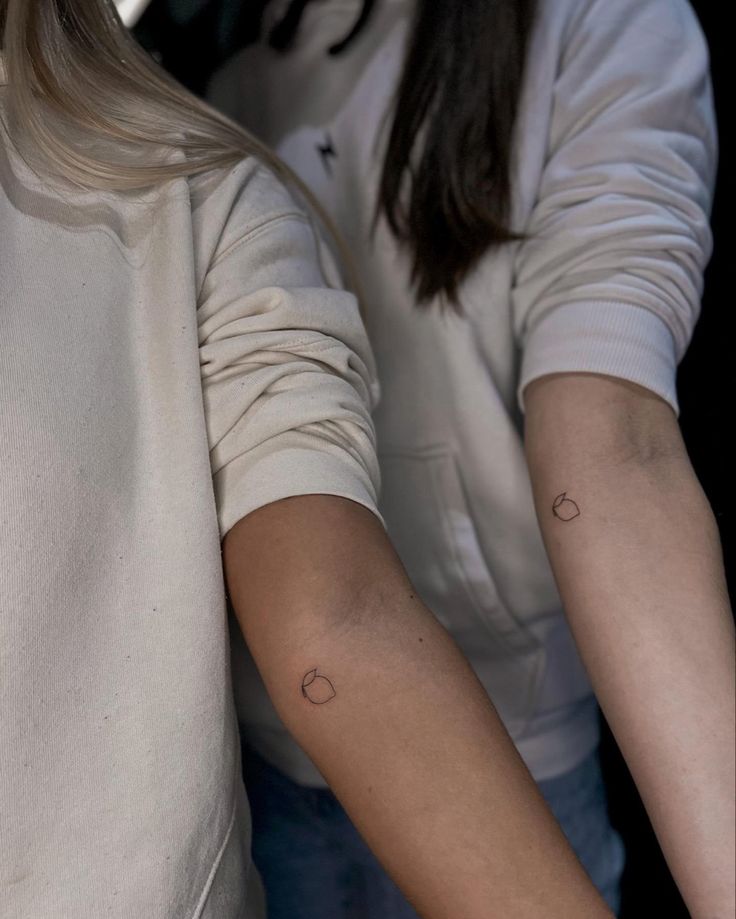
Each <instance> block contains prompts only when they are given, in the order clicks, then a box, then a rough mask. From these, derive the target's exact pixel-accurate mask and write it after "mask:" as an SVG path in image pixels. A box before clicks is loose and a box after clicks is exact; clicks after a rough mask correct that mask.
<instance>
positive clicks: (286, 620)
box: [225, 497, 609, 919]
mask: <svg viewBox="0 0 736 919" xmlns="http://www.w3.org/2000/svg"><path fill="white" fill-rule="evenodd" d="M258 515H261V519H260V520H258V519H254V520H248V519H247V520H246V521H244V522H243V528H242V529H239V528H238V527H236V529H235V530H234V531H233V533H232V534H231V536H229V537H228V540H227V541H226V544H225V550H226V564H227V569H228V573H229V582H230V591H231V595H232V597H233V600H234V603H235V607H236V610H237V612H238V616H239V619H240V621H241V624H242V626H243V629H244V632H245V635H246V638H247V640H248V643H249V645H250V647H251V650H252V652H253V654H254V657H255V659H256V661H257V663H258V665H259V668H260V669H261V672H262V673H263V675H264V678H265V681H266V684H267V686H268V689H269V692H270V694H271V697H272V699H273V701H274V704H275V705H276V708H277V710H278V711H279V713H280V715H281V716H282V718H283V720H284V722H285V723H286V725H287V727H289V728H290V730H291V731H292V733H293V734H294V736H295V738H296V739H297V741H298V742H299V743H300V745H301V746H302V747H303V748H304V749H305V750H306V752H307V753H308V754H309V755H310V756H311V757H312V758H313V759H314V761H315V762H316V764H317V766H318V767H319V768H320V770H321V771H322V773H323V774H324V775H325V777H326V779H327V780H328V782H329V783H330V785H331V786H332V788H333V790H334V791H335V792H336V794H337V795H338V796H339V797H340V799H341V800H342V802H343V803H344V804H345V806H346V809H347V810H348V812H349V813H350V815H351V817H352V819H353V820H354V821H355V823H356V825H357V826H358V828H359V830H360V831H361V833H362V834H363V835H364V837H365V838H366V840H367V841H368V843H369V844H370V845H371V847H372V848H373V849H374V851H375V852H376V853H377V855H378V856H379V858H380V859H381V860H382V861H383V863H384V865H385V866H386V867H387V869H388V870H389V872H390V873H391V874H392V875H393V876H394V878H395V879H396V881H397V883H398V884H399V885H400V886H401V887H402V889H403V890H404V891H405V893H406V894H407V895H408V896H409V897H410V899H411V900H412V902H413V903H414V904H415V907H416V909H417V910H418V912H419V913H420V914H421V915H422V916H425V917H428V919H435V917H436V919H440V917H442V919H450V917H452V919H455V917H457V916H459V915H462V916H463V917H464V919H476V917H477V919H481V917H482V919H491V917H495V916H504V917H509V919H517V917H519V919H521V917H530V919H531V917H535V919H536V917H538V916H540V915H545V916H547V917H554V916H559V917H566V919H567V917H574V916H580V917H581V919H582V917H586V919H588V917H596V916H608V915H609V913H608V912H607V910H606V909H605V907H604V906H603V905H602V903H601V901H600V900H599V898H598V896H597V894H596V893H595V891H594V890H593V888H592V886H591V885H590V882H589V881H588V880H587V878H586V877H585V875H584V873H583V871H582V869H581V868H580V867H579V865H578V864H577V862H576V860H575V859H574V857H573V855H572V853H571V851H570V850H569V847H568V846H567V843H566V842H565V840H564V837H563V836H562V834H561V832H560V830H559V828H558V827H557V825H556V824H555V822H554V820H553V818H552V817H551V815H550V813H549V812H548V810H547V808H546V806H545V805H544V803H543V801H542V800H541V798H540V796H539V794H538V792H537V790H536V788H535V786H534V783H533V781H532V779H531V777H530V776H529V774H528V772H527V771H526V769H525V768H524V766H523V764H522V762H521V760H520V759H519V757H518V754H517V753H516V751H515V749H514V747H513V745H512V744H511V742H510V740H509V738H508V736H507V735H506V733H505V731H504V729H503V727H502V725H501V724H500V722H499V720H498V718H497V716H496V714H495V712H494V711H493V708H492V707H491V705H490V704H489V702H488V700H487V698H486V696H485V693H484V692H483V690H482V688H481V686H480V684H479V683H478V682H477V680H476V679H475V676H474V675H473V673H472V671H471V670H470V669H469V667H468V666H467V664H466V663H465V661H464V659H463V658H462V656H461V655H460V654H459V652H458V651H457V649H456V648H455V646H454V644H453V643H452V642H451V640H450V639H449V638H448V636H447V634H446V633H445V632H444V630H443V629H442V628H441V627H440V626H439V625H438V623H437V622H436V620H435V619H434V617H432V616H431V615H430V614H429V613H428V612H427V611H426V609H425V608H424V607H423V606H422V605H421V604H420V602H419V601H418V599H417V598H416V597H415V596H414V594H413V591H412V589H411V586H410V585H409V584H408V582H407V581H406V579H405V577H404V575H403V573H402V571H401V568H400V566H399V565H398V563H397V561H396V559H395V557H394V555H393V553H392V551H391V549H390V547H389V546H388V543H387V541H386V539H385V536H384V534H383V531H382V530H381V528H380V526H379V525H378V523H377V522H376V521H375V519H374V518H373V517H372V515H370V514H369V513H368V512H367V511H365V510H363V509H362V508H359V507H357V506H356V505H352V504H351V503H350V502H346V501H340V500H339V499H332V498H324V497H322V498H320V497H315V498H303V499H296V500H292V501H287V502H280V503H279V504H277V505H272V506H270V507H268V508H264V509H263V511H259V512H257V513H256V515H252V516H253V517H254V518H257V517H258ZM317 521H321V526H319V527H317V530H318V532H315V524H316V522H317ZM264 527H266V529H268V530H269V531H272V532H277V533H280V534H282V535H281V536H280V537H279V553H278V555H280V556H281V558H282V559H283V558H284V557H288V559H289V564H288V566H287V568H284V566H283V565H278V564H275V566H274V570H273V571H271V572H269V570H268V568H269V564H270V562H269V559H273V558H275V555H274V553H272V552H269V548H268V546H264V545H263V542H262V533H263V530H264ZM310 530H311V531H312V535H311V538H308V539H307V541H306V543H307V544H306V545H302V544H300V541H301V543H304V540H303V538H301V540H300V537H299V535H298V534H303V533H305V532H307V533H309V532H310ZM259 534H261V535H259ZM289 534H291V535H289ZM287 544H288V545H287ZM285 549H286V556H284V550H285ZM257 556H259V557H260V558H259V559H258V558H257ZM240 560H247V563H246V564H245V565H243V563H242V561H240ZM254 571H258V576H257V577H256V578H254V577H253V573H254ZM241 578H242V580H241ZM265 607H268V615H267V616H266V615H260V614H259V612H258V610H259V608H260V609H265ZM315 670H316V675H317V676H316V679H313V680H312V682H309V680H310V679H312V678H313V677H314V676H315V675H314V671H315ZM305 676H307V677H308V679H307V684H308V685H306V686H304V688H302V687H303V684H304V678H305ZM328 681H329V682H328ZM333 693H334V695H333Z"/></svg>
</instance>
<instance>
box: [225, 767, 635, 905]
mask: <svg viewBox="0 0 736 919" xmlns="http://www.w3.org/2000/svg"><path fill="white" fill-rule="evenodd" d="M243 756H244V763H245V775H246V785H247V789H248V797H249V799H250V803H251V808H252V813H253V860H254V861H255V864H256V866H257V867H258V869H259V871H260V872H261V875H262V878H263V882H264V885H265V888H266V896H267V901H268V919H417V914H416V913H415V912H414V910H413V909H412V908H411V907H410V906H409V904H408V903H407V902H406V900H405V899H404V897H403V895H402V894H401V893H400V891H399V890H398V888H397V887H396V885H395V884H394V883H393V881H391V879H390V878H389V877H388V876H387V875H386V874H385V872H384V871H383V869H382V868H381V866H380V865H379V864H378V862H377V861H376V859H375V858H374V856H373V855H372V853H371V852H370V850H369V849H368V847H367V846H366V844H365V843H364V842H363V840H362V839H361V838H360V836H359V835H358V833H357V831H356V830H355V828H354V827H353V825H352V823H351V822H350V819H349V818H348V816H347V814H346V813H345V811H344V810H343V808H342V806H341V805H340V804H339V802H338V801H337V799H336V798H335V796H334V795H333V794H332V792H331V791H329V790H326V789H323V788H306V787H303V786H301V785H297V784H296V783H294V782H292V781H291V780H290V779H288V778H287V777H286V776H284V775H283V774H282V773H281V772H279V771H278V770H276V769H274V768H273V767H272V766H270V765H268V764H267V763H265V762H264V761H263V760H262V759H261V758H260V757H258V756H257V755H256V754H254V753H252V752H251V751H250V750H244V753H243ZM539 787H540V789H541V791H542V793H543V795H544V797H545V798H546V800H547V802H548V803H549V805H550V807H551V808H552V811H553V812H554V814H555V815H556V817H557V819H558V820H559V821H560V824H561V825H562V828H563V830H564V831H565V833H566V835H567V837H568V839H569V840H570V843H571V845H572V847H573V849H574V850H575V851H576V853H577V855H578V857H579V858H580V860H581V862H582V863H583V865H584V866H585V868H586V870H587V871H588V874H589V875H590V877H591V878H592V880H593V882H594V883H595V884H596V886H597V887H598V888H599V890H600V891H601V893H602V894H603V896H604V897H605V899H606V901H607V902H608V904H609V905H610V906H611V908H612V909H613V910H614V912H617V911H618V908H619V885H620V879H621V873H622V870H623V865H624V850H623V845H622V843H621V840H620V838H619V836H618V835H617V834H616V832H615V831H614V830H613V828H612V827H611V824H610V822H609V820H608V814H607V805H606V793H605V788H604V785H603V780H602V777H601V771H600V765H599V762H598V756H597V754H594V755H592V756H590V757H588V759H586V760H585V761H584V762H583V763H582V764H581V765H580V766H578V767H577V768H575V769H573V770H572V771H571V772H569V773H567V774H566V775H563V776H559V777H557V778H554V779H550V780H547V781H544V782H540V783H539Z"/></svg>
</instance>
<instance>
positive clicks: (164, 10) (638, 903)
mask: <svg viewBox="0 0 736 919" xmlns="http://www.w3.org/2000/svg"><path fill="white" fill-rule="evenodd" d="M197 2H198V0H153V2H152V4H151V6H150V7H149V9H148V11H147V12H146V14H145V16H144V18H143V20H142V21H141V23H140V24H139V27H138V29H137V34H138V37H139V39H140V40H141V42H142V43H143V45H144V46H145V47H147V48H148V49H149V50H150V51H151V52H152V53H154V55H155V56H156V57H157V59H158V60H159V61H160V62H161V63H162V64H163V65H164V66H165V67H166V68H167V69H168V70H170V71H171V72H172V73H173V74H175V75H176V76H177V77H178V78H179V79H180V80H181V81H182V82H183V83H184V84H185V85H187V86H188V87H189V88H190V89H192V90H193V91H194V92H198V93H202V92H203V91H204V88H205V86H206V83H207V79H208V77H209V75H210V74H211V73H212V71H213V70H214V68H215V67H216V66H217V65H218V64H219V63H220V62H221V61H222V60H224V59H225V58H226V57H227V56H228V55H229V54H231V53H233V52H234V51H235V50H237V49H238V48H239V47H242V46H244V45H245V44H247V43H248V42H249V41H251V40H253V38H254V37H255V29H256V27H257V26H256V24H257V22H258V18H259V15H260V11H261V10H262V9H263V7H264V6H265V3H266V2H267V0H242V4H241V8H240V12H239V13H236V14H233V13H232V10H233V8H234V7H236V6H237V5H236V4H235V3H234V0H208V2H207V4H206V5H205V6H204V8H203V9H202V10H201V11H200V12H199V13H197V14H195V15H194V16H193V17H192V18H189V20H188V21H184V18H185V17H184V16H183V15H182V16H177V15H176V11H177V9H178V10H180V11H184V10H186V9H187V8H188V7H190V6H191V4H192V3H195V4H196V3H197ZM458 2H461V0H458ZM692 5H693V6H694V8H695V11H696V13H697V14H698V16H699V18H700V21H701V24H702V26H703V29H704V31H705V34H706V37H707V39H708V42H709V45H710V49H711V62H712V73H713V83H714V90H715V100H716V110H717V113H718V120H719V130H720V137H721V155H720V169H719V175H718V184H717V188H716V200H715V207H714V211H713V231H714V237H715V249H714V254H713V258H712V259H711V262H710V265H709V267H708V271H707V273H706V285H705V294H704V299H703V311H702V316H701V319H700V321H699V323H698V326H697V329H696V331H695V336H694V338H693V342H692V345H691V347H690V349H689V351H688V353H687V355H686V357H685V359H684V361H683V362H682V365H681V367H680V371H679V375H678V392H679V397H680V407H681V416H680V423H681V427H682V431H683V435H684V438H685V442H686V444H687V448H688V451H689V453H690V457H691V460H692V463H693V466H694V468H695V471H696V473H697V475H698V478H699V479H700V482H701V483H702V485H703V488H704V490H705V492H706V494H707V495H708V498H709V500H710V503H711V506H712V507H713V510H714V513H715V515H716V519H717V521H718V525H719V527H720V531H721V539H722V543H723V549H724V556H725V559H726V570H727V576H728V579H729V588H730V591H731V597H733V596H734V587H735V585H736V581H735V579H736V569H735V568H734V538H735V534H734V505H733V502H732V500H731V497H732V492H731V489H730V488H729V485H730V482H729V477H728V473H729V471H730V470H731V469H732V468H733V465H734V454H733V448H732V446H731V444H730V443H729V442H730V441H733V440H734V438H733V436H732V431H731V427H732V418H733V410H732V404H731V403H732V399H733V397H734V395H736V392H735V389H736V387H735V386H734V379H735V375H736V374H735V366H736V358H734V357H732V355H731V354H730V349H731V344H732V343H731V340H730V337H729V335H728V329H729V327H730V323H729V322H728V319H727V317H728V314H729V313H728V311H729V309H730V303H729V302H728V301H730V300H731V299H732V298H733V292H732V288H731V284H730V283H729V281H730V278H728V274H727V272H728V262H729V260H730V259H731V258H733V256H732V248H733V233H732V228H731V227H732V221H730V220H729V217H730V213H729V210H730V207H731V206H732V205H733V195H732V191H733V185H732V173H731V169H730V164H731V163H733V162H734V148H733V142H732V140H731V138H730V136H729V134H728V133H727V129H728V128H730V124H729V123H728V122H727V120H726V116H727V109H726V105H727V94H728V90H727V86H728V82H727V81H728V76H729V74H728V70H729V67H728V63H729V62H728V61H727V54H728V50H727V47H726V41H727V36H728V35H729V30H728V29H727V28H726V23H725V18H724V13H723V6H722V5H721V4H716V3H715V2H708V0H692ZM226 8H227V9H226ZM172 11H173V13H172ZM225 15H227V16H228V17H229V19H228V27H227V29H226V31H224V32H223V29H222V26H221V23H222V21H223V17H224V16H225ZM602 750H603V764H604V771H605V775H606V780H607V784H608V788H609V796H610V805H611V815H612V819H613V822H614V824H615V825H616V827H617V828H618V830H619V831H620V832H621V834H622V836H623V837H624V841H625V842H626V846H627V850H628V863H627V868H626V871H625V874H624V884H623V887H624V901H623V909H622V913H621V917H622V919H687V917H688V913H687V910H686V909H685V906H684V904H683V902H682V900H681V898H680V896H679V894H678V892H677V888H676V887H675V885H674V883H673V881H672V878H671V876H670V874H669V871H668V869H667V866H666V864H665V862H664V859H663V858H662V854H661V852H660V850H659V846H658V844H657V841H656V838H655V837H654V834H653V832H652V829H651V826H650V824H649V821H648V819H647V816H646V813H645V812H644V808H643V807H642V804H641V801H640V799H639V796H638V794H637V792H636V789H635V787H634V784H633V782H632V780H631V777H630V775H629V772H628V769H627V768H626V765H625V763H624V761H623V759H622V757H621V754H620V753H619V751H618V749H617V747H616V744H615V741H614V740H613V738H612V737H611V734H610V732H609V731H608V730H607V728H606V727H605V726H604V735H603V747H602Z"/></svg>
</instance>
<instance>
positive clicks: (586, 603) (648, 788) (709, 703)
mask: <svg viewBox="0 0 736 919" xmlns="http://www.w3.org/2000/svg"><path fill="white" fill-rule="evenodd" d="M525 404H526V432H525V439H526V450H527V457H528V462H529V468H530V472H531V477H532V484H533V487H534V493H535V501H536V506H537V513H538V517H539V521H540V525H541V528H542V534H543V536H544V539H545V543H546V547H547V551H548V554H549V557H550V560H551V562H552V567H553V570H554V574H555V577H556V580H557V583H558V586H559V589H560V592H561V595H562V598H563V601H564V605H565V609H566V611H567V615H568V618H569V621H570V625H571V627H572V630H573V633H574V636H575V639H576V642H577V644H578V647H579V649H580V652H581V654H582V657H583V661H584V662H585V665H586V667H587V669H588V672H589V674H590V677H591V680H592V683H593V686H594V688H595V691H596V694H597V696H598V699H599V701H600V703H601V707H602V708H603V711H604V713H605V715H606V718H607V720H608V722H609V724H610V725H611V728H612V730H613V732H614V734H615V736H616V739H617V741H618V744H619V746H620V747H621V750H622V752H623V754H624V756H625V758H626V761H627V764H628V766H629V769H630V770H631V773H632V775H633V777H634V779H635V781H636V784H637V787H638V789H639V792H640V794H641V796H642V799H643V801H644V804H645V805H646V808H647V811H648V813H649V816H650V818H651V821H652V824H653V826H654V829H655V831H656V833H657V836H658V838H659V841H660V844H661V846H662V849H663V852H664V854H665V857H666V859H667V861H668V864H669V866H670V869H671V871H672V874H673V876H674V878H675V880H676V882H677V884H678V886H679V888H680V891H681V893H682V895H683V898H684V900H685V902H686V903H687V906H688V908H689V911H690V913H691V915H692V916H693V919H733V916H734V914H736V903H735V902H734V901H735V893H734V892H735V890H736V878H735V877H734V874H735V870H736V869H735V866H736V847H735V844H734V835H735V827H736V815H735V814H734V785H735V782H736V767H735V766H734V750H735V749H736V737H735V736H734V724H735V719H734V710H735V701H734V682H735V678H734V628H733V617H732V614H731V611H730V608H729V603H728V596H727V591H726V582H725V577H724V572H723V562H722V556H721V549H720V543H719V537H718V530H717V527H716V523H715V520H714V517H713V514H712V512H711V509H710V507H709V505H708V502H707V500H706V498H705V496H704V494H703V492H702V489H701V488H700V485H699V483H698V481H697V478H696V476H695V474H694V472H693V469H692V466H691V465H690V462H689V459H688V456H687V452H686V450H685V446H684V444H683V441H682V437H681V435H680V431H679V428H678V425H677V421H676V418H675V416H674V413H673V412H672V409H671V408H670V407H669V406H668V405H667V404H666V403H665V402H664V401H662V400H661V399H659V398H658V397H657V396H655V395H653V394H652V393H650V392H648V391H646V390H644V389H641V388H640V387H637V386H635V385H633V384H628V383H624V382H621V381H618V380H614V379H612V378H608V377H603V376H598V375H592V374H590V375H588V374H560V375H553V376H547V377H543V378H541V379H540V380H537V381H535V382H533V383H531V384H530V385H529V386H528V387H527V389H526V390H525ZM563 493H565V494H566V496H567V498H568V499H573V500H574V501H575V503H576V505H577V506H578V508H579V511H580V513H579V515H574V509H570V508H569V506H568V505H561V508H560V509H561V511H562V512H563V514H562V516H571V519H569V520H565V519H561V518H560V517H559V516H557V515H556V514H555V513H554V510H553V506H554V504H555V501H556V500H557V499H558V497H559V496H560V495H561V494H563ZM566 508H567V510H568V512H567V513H566V512H565V509H566Z"/></svg>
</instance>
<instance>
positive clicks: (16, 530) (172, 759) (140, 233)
mask: <svg viewBox="0 0 736 919" xmlns="http://www.w3.org/2000/svg"><path fill="white" fill-rule="evenodd" d="M2 82H3V78H2V73H1V72H0V84H2ZM4 93H5V89H4V87H3V86H2V85H0V113H1V109H2V99H3V95H4ZM0 229H1V232H2V245H0V450H1V451H2V465H1V466H0V916H2V919H102V917H107V919H131V917H135V919H262V916H263V912H262V904H261V893H260V886H259V882H258V879H257V875H256V873H255V871H253V870H252V869H251V867H250V864H251V863H250V821H249V813H248V805H247V802H246V799H245V794H244V789H243V785H242V780H241V770H240V753H239V749H240V748H239V742H238V734H237V722H236V718H235V710H234V704H233V699H232V687H231V680H230V670H229V638H228V627H227V617H226V609H225V592H224V583H223V573H222V565H221V557H220V540H221V537H222V536H223V535H224V534H225V533H226V532H227V531H228V529H229V528H230V527H232V526H233V524H234V523H236V522H237V521H238V520H240V519H241V518H242V517H244V516H245V515H246V514H248V513H249V512H250V511H253V510H254V509H255V508H258V507H260V506H262V505H264V504H267V503H269V502H271V501H274V500H277V499H279V498H284V497H287V496H291V495H302V494H307V493H327V494H333V495H341V496H343V497H346V498H350V499H352V500H354V501H357V502H359V503H361V504H364V505H365V506H367V507H369V508H371V509H375V495H376V487H377V465H376V460H375V453H374V437H373V428H372V424H371V421H370V417H369V403H370V402H371V399H372V393H371V387H372V380H371V357H370V355H369V352H368V349H367V342H366V338H365V333H364V330H363V327H362V325H361V322H360V319H359V316H358V311H357V308H356V304H355V301H354V299H353V298H352V297H351V296H349V295H347V294H345V293H342V292H340V291H337V290H333V289H329V287H330V285H329V284H328V282H327V281H326V278H325V274H324V272H323V270H322V268H321V267H320V257H318V245H317V242H316V239H315V235H314V233H313V231H312V229H311V226H310V224H309V223H308V221H307V220H306V219H305V217H304V216H303V214H302V213H301V211H300V210H299V208H298V207H297V206H296V205H295V203H294V202H293V201H292V199H291V198H290V196H289V195H288V194H287V192H286V191H285V190H284V189H283V188H282V187H281V185H280V184H279V183H278V182H277V181H276V180H275V179H274V178H273V177H272V176H271V175H270V174H269V173H268V172H267V171H266V170H265V169H264V168H262V167H261V166H259V165H258V164H257V163H256V162H254V161H246V162H243V163H242V164H241V165H239V166H237V168H234V169H232V170H229V171H221V172H217V173H211V174H209V175H207V176H205V177H203V178H200V179H197V180H196V181H191V182H187V181H186V180H184V179H181V180H176V181H172V182H169V183H167V184H166V185H165V186H162V187H160V188H157V189H156V190H155V191H151V192H149V193H146V194H142V195H141V194H139V195H128V194H125V195H124V194H99V193H94V194H93V193H80V192H78V191H72V190H69V189H64V190H61V189H60V188H55V187H53V186H51V185H49V184H48V183H44V182H43V181H42V180H40V179H38V178H35V177H33V176H32V175H31V174H29V172H28V170H27V169H26V168H25V166H24V165H23V164H22V163H20V162H19V161H18V159H17V157H16V156H15V155H14V153H13V152H12V150H11V147H10V142H9V139H8V137H7V135H6V134H5V133H4V129H2V128H0ZM323 260H324V259H323ZM325 270H326V271H328V273H329V270H330V269H329V268H328V267H326V268H325Z"/></svg>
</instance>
